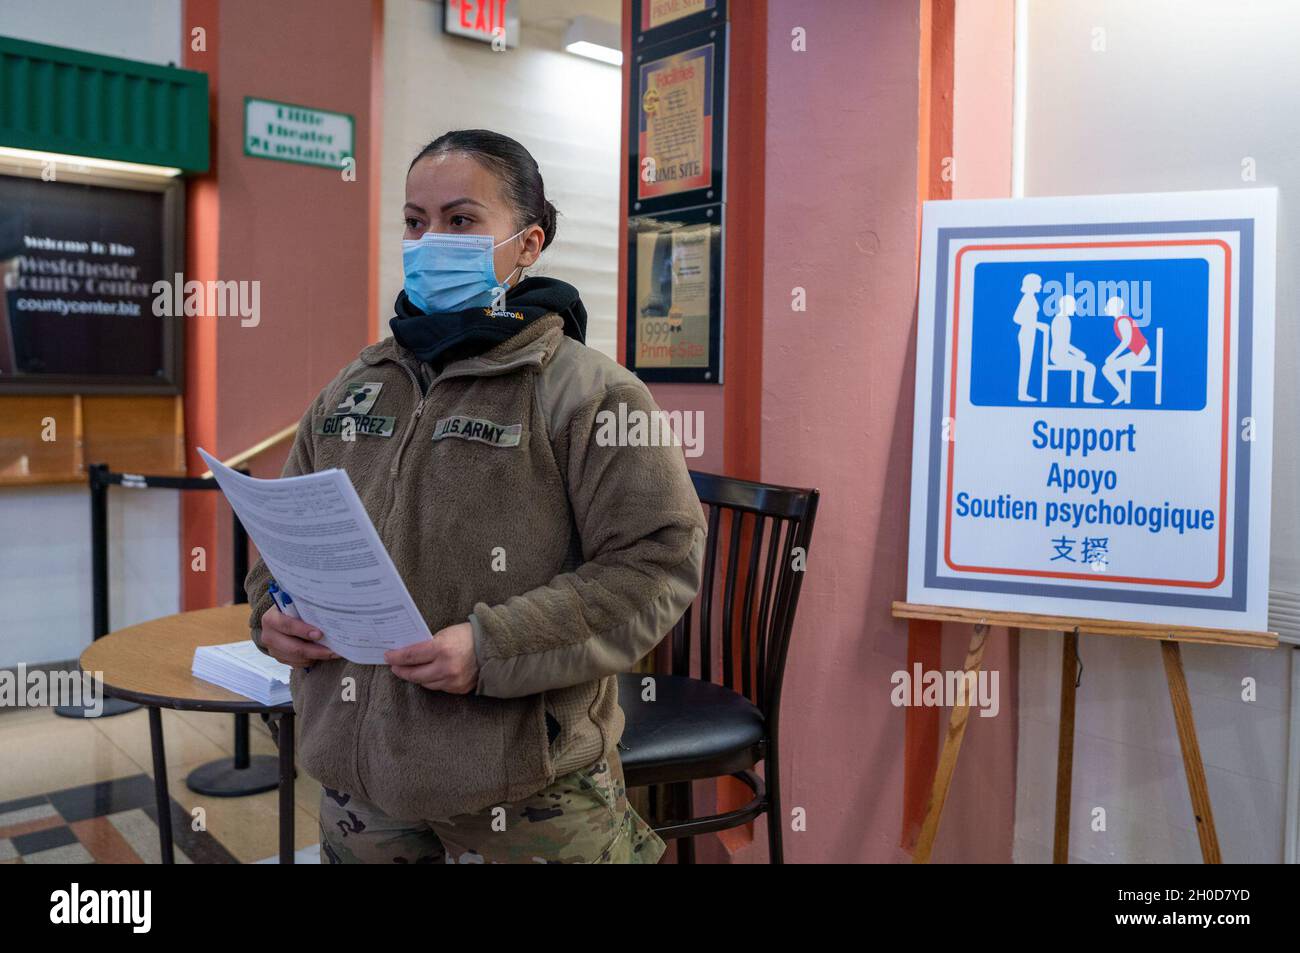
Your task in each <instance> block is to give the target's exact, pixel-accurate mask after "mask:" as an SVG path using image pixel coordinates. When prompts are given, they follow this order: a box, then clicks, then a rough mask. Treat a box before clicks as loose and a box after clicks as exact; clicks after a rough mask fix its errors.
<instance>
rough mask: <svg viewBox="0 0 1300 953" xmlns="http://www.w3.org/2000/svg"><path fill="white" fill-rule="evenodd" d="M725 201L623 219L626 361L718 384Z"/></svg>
mask: <svg viewBox="0 0 1300 953" xmlns="http://www.w3.org/2000/svg"><path fill="white" fill-rule="evenodd" d="M722 229H723V222H722V206H721V205H711V206H707V207H704V208H694V209H686V210H685V211H681V212H664V213H662V214H660V215H652V216H642V217H640V218H632V219H628V242H627V248H628V262H627V274H628V319H627V367H628V369H629V370H631V371H633V372H635V373H636V375H637V376H638V377H640V378H641V379H642V380H643V381H649V382H652V383H654V382H661V383H668V382H671V383H696V384H720V383H722V234H723V230H722Z"/></svg>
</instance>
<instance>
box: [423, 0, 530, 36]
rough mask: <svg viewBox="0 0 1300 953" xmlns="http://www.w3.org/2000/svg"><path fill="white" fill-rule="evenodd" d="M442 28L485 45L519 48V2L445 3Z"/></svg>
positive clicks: (460, 0) (458, 0) (448, 0)
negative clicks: (494, 44) (493, 44)
mask: <svg viewBox="0 0 1300 953" xmlns="http://www.w3.org/2000/svg"><path fill="white" fill-rule="evenodd" d="M442 28H443V30H445V31H446V32H447V33H452V34H455V35H456V36H464V37H468V38H469V39H471V40H479V41H480V42H483V43H493V42H495V43H496V44H497V45H498V46H501V45H503V44H504V45H505V46H518V45H519V4H518V2H517V0H446V3H444V4H443V18H442Z"/></svg>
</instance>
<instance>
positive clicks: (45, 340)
mask: <svg viewBox="0 0 1300 953" xmlns="http://www.w3.org/2000/svg"><path fill="white" fill-rule="evenodd" d="M183 234H184V184H183V183H182V182H181V180H179V179H174V178H169V179H159V178H153V177H148V178H146V177H140V178H139V179H135V180H132V179H128V178H126V177H112V176H108V175H107V174H105V175H102V176H101V175H99V174H96V173H77V172H73V171H71V170H68V171H62V172H60V173H59V176H58V178H57V179H56V180H54V181H45V180H43V179H42V178H41V173H40V167H39V166H33V167H25V168H24V167H18V166H9V165H6V166H5V167H4V170H3V171H2V172H0V274H2V275H3V292H4V293H3V296H2V297H0V393H5V394H24V393H27V394H30V393H66V394H71V393H83V394H91V393H117V394H179V393H180V392H181V384H182V379H181V378H182V374H183V370H184V349H183V348H184V345H183V319H181V318H172V317H163V316H159V315H158V314H157V313H156V309H155V307H154V303H155V297H156V296H155V293H154V287H153V286H154V284H155V282H158V281H167V282H171V281H172V279H173V276H174V275H175V274H177V273H178V272H180V271H181V270H182V263H183V254H184V249H183V244H182V243H183Z"/></svg>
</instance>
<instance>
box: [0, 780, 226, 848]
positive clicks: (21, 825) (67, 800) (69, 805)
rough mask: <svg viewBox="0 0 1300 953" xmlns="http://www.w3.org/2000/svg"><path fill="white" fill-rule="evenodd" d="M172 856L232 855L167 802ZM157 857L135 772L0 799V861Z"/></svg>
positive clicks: (144, 793) (146, 785) (154, 817)
mask: <svg viewBox="0 0 1300 953" xmlns="http://www.w3.org/2000/svg"><path fill="white" fill-rule="evenodd" d="M171 813H172V836H173V838H174V840H175V844H176V863H178V864H188V863H200V864H233V863H237V861H236V859H235V858H234V857H233V856H232V855H231V854H230V852H229V851H227V850H226V848H225V847H223V846H222V845H221V843H220V842H219V841H218V840H217V839H216V838H215V837H213V836H212V835H211V834H209V833H207V832H205V831H194V830H192V829H191V824H192V818H191V817H190V815H189V813H188V812H187V811H186V810H185V809H184V808H183V807H181V805H179V804H177V803H176V802H175V801H172V802H171ZM159 862H160V854H159V845H158V812H157V808H156V807H155V804H154V790H153V780H152V779H151V778H150V777H149V776H148V775H145V774H135V775H130V776H128V777H124V778H118V779H116V780H113V781H100V782H96V783H95V784H86V785H82V786H81V787H75V788H67V789H65V790H62V791H54V792H52V793H49V794H39V795H36V796H34V797H26V798H20V799H19V800H16V801H8V802H5V803H0V863H9V864H90V863H106V864H141V863H148V864H156V863H159Z"/></svg>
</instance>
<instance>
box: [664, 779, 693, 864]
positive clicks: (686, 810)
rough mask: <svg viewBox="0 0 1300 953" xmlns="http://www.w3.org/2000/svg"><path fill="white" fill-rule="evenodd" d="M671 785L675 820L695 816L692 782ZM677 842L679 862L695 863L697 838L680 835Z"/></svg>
mask: <svg viewBox="0 0 1300 953" xmlns="http://www.w3.org/2000/svg"><path fill="white" fill-rule="evenodd" d="M670 787H671V791H672V794H671V797H670V800H671V801H672V805H673V806H672V818H673V820H675V821H681V820H686V819H688V818H691V817H694V816H695V805H694V804H693V803H692V799H691V782H690V781H679V782H677V783H676V784H673V785H671V786H670ZM675 842H676V844H677V863H679V864H693V863H695V838H694V837H678V838H676V841H675Z"/></svg>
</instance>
